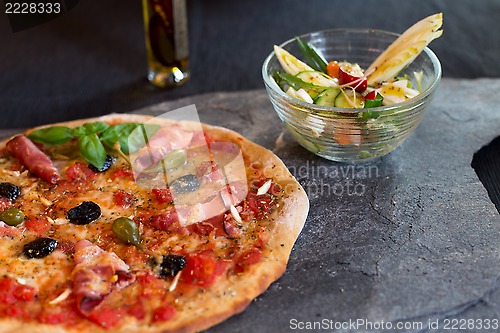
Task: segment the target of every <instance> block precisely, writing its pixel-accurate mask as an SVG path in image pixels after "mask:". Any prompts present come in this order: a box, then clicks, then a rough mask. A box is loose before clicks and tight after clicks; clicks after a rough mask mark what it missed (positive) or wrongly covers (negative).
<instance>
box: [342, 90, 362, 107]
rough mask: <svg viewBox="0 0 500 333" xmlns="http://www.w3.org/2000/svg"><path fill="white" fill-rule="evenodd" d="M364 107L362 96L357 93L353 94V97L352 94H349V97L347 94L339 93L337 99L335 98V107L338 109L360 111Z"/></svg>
mask: <svg viewBox="0 0 500 333" xmlns="http://www.w3.org/2000/svg"><path fill="white" fill-rule="evenodd" d="M348 98H349V100H348ZM364 105H365V99H364V98H363V95H361V94H360V93H358V92H356V93H355V96H353V95H352V94H349V96H347V94H345V93H340V94H338V96H337V98H335V106H336V107H338V108H344V109H352V108H356V109H360V108H363V107H364Z"/></svg>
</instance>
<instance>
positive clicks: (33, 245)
mask: <svg viewBox="0 0 500 333" xmlns="http://www.w3.org/2000/svg"><path fill="white" fill-rule="evenodd" d="M58 245H59V243H58V242H57V241H56V240H55V239H52V238H38V239H35V240H34V241H32V242H30V243H28V244H25V245H24V248H23V254H24V255H25V256H26V257H28V258H30V259H33V258H44V257H46V256H48V255H49V254H51V253H52V251H54V250H55V249H56V248H57V246H58Z"/></svg>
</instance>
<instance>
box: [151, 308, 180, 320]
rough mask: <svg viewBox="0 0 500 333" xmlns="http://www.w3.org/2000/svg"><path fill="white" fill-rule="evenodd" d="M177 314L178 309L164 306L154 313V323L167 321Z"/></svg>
mask: <svg viewBox="0 0 500 333" xmlns="http://www.w3.org/2000/svg"><path fill="white" fill-rule="evenodd" d="M176 313H177V309H176V308H174V307H173V306H171V305H169V304H165V305H162V306H161V307H159V308H157V309H156V310H155V311H154V313H153V322H154V323H155V322H159V321H167V320H169V319H171V318H172V317H173V316H174V315H175V314H176Z"/></svg>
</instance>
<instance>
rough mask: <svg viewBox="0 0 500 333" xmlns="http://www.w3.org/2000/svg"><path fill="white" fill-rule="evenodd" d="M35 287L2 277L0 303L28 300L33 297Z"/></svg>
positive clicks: (11, 303)
mask: <svg viewBox="0 0 500 333" xmlns="http://www.w3.org/2000/svg"><path fill="white" fill-rule="evenodd" d="M35 294H36V292H35V288H33V287H30V286H27V285H24V284H21V283H19V282H17V280H14V279H11V278H7V277H4V278H2V279H1V280H0V303H3V304H7V305H14V304H16V303H17V302H18V301H24V302H29V301H32V300H33V299H34V298H35Z"/></svg>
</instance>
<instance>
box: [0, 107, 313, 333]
mask: <svg viewBox="0 0 500 333" xmlns="http://www.w3.org/2000/svg"><path fill="white" fill-rule="evenodd" d="M308 209H309V203H308V199H307V196H306V194H305V192H304V190H303V189H302V187H301V186H300V185H299V183H298V182H297V181H296V180H295V178H294V177H293V176H292V175H291V174H290V173H289V171H288V170H287V168H286V167H285V165H284V164H283V163H282V161H281V160H280V159H279V158H278V157H277V156H275V155H274V154H273V153H272V152H271V151H269V150H267V149H265V148H263V147H261V146H259V145H257V144H255V143H253V142H251V141H249V140H247V139H245V138H243V137H242V136H241V135H239V134H237V133H235V132H233V131H231V130H228V129H224V128H221V127H216V126H210V125H206V124H199V123H195V122H188V121H173V120H168V119H160V118H153V117H150V116H143V115H129V114H114V115H108V116H104V117H99V118H92V119H85V120H77V121H70V122H65V123H59V124H54V125H50V126H43V127H39V128H35V129H31V130H28V131H26V132H25V133H22V134H19V135H16V136H14V137H11V138H9V139H7V140H5V141H4V142H2V143H1V144H0V332H18V333H19V332H97V333H98V332H194V331H200V330H204V329H207V328H209V327H211V326H213V325H216V324H218V323H220V322H222V321H223V320H225V319H227V318H228V317H230V316H232V315H233V314H236V313H239V312H242V311H243V310H244V309H245V308H246V307H247V306H248V305H249V303H250V302H251V301H252V300H253V299H254V298H255V297H257V296H258V295H259V294H261V293H263V292H264V291H265V290H266V289H267V288H268V287H269V285H270V284H271V283H272V282H274V281H275V280H276V279H278V278H279V277H280V276H281V275H282V274H283V273H284V271H285V269H286V265H287V261H288V258H289V256H290V253H291V251H292V247H293V245H294V243H295V241H296V239H297V237H298V235H299V233H300V231H301V229H302V227H303V225H304V223H305V220H306V216H307V213H308Z"/></svg>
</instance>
